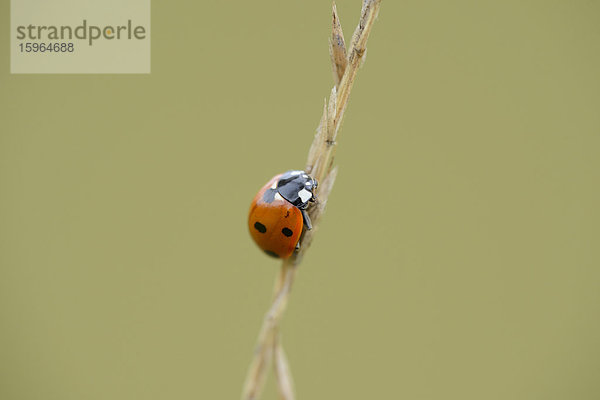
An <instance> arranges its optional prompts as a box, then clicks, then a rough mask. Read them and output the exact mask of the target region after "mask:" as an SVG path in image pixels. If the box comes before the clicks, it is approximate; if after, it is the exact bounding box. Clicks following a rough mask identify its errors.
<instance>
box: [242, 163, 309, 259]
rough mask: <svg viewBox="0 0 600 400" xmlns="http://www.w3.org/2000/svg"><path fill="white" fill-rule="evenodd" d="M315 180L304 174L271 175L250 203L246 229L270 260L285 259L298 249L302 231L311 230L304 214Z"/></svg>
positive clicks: (285, 173)
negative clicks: (304, 228)
mask: <svg viewBox="0 0 600 400" xmlns="http://www.w3.org/2000/svg"><path fill="white" fill-rule="evenodd" d="M316 187H317V181H316V180H315V179H313V178H312V177H310V176H309V175H308V174H307V173H306V172H304V171H287V172H284V173H283V174H279V175H276V176H274V177H273V178H272V179H271V180H270V181H269V182H267V184H266V185H265V186H263V187H262V189H260V190H259V191H258V193H257V194H256V196H255V197H254V200H252V204H251V205H250V212H249V215H248V229H249V230H250V235H251V236H252V239H254V241H255V242H256V244H257V245H258V247H260V248H261V249H262V250H263V251H264V252H265V253H267V254H268V255H270V256H272V257H278V258H288V257H289V256H291V255H292V253H293V252H294V250H296V249H298V248H299V240H300V235H301V234H302V228H303V227H304V226H306V229H312V225H311V223H310V218H309V217H308V214H307V213H306V208H307V207H308V205H309V203H311V202H314V201H315V199H316V197H315V194H314V190H315V188H316Z"/></svg>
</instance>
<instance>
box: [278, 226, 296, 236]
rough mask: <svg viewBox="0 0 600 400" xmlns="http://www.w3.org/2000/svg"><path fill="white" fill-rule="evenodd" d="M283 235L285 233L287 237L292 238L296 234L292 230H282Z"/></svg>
mask: <svg viewBox="0 0 600 400" xmlns="http://www.w3.org/2000/svg"><path fill="white" fill-rule="evenodd" d="M281 233H283V234H284V235H285V236H287V237H290V236H292V235H293V234H294V232H292V230H291V229H290V228H283V229H282V230H281Z"/></svg>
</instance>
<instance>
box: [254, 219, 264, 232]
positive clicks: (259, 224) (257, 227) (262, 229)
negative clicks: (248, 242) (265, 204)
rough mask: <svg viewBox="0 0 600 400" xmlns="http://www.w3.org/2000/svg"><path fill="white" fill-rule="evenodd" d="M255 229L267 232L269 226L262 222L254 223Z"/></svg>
mask: <svg viewBox="0 0 600 400" xmlns="http://www.w3.org/2000/svg"><path fill="white" fill-rule="evenodd" d="M254 229H256V230H257V231H259V232H260V233H265V232H266V231H267V227H266V226H264V225H263V224H261V223H260V222H255V223H254Z"/></svg>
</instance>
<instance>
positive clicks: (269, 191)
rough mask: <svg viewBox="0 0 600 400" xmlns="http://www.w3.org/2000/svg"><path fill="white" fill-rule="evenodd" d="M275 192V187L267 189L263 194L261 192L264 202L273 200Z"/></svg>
mask: <svg viewBox="0 0 600 400" xmlns="http://www.w3.org/2000/svg"><path fill="white" fill-rule="evenodd" d="M275 193H277V190H275V189H267V190H266V191H265V194H263V197H262V200H263V201H264V202H265V203H272V202H273V200H275Z"/></svg>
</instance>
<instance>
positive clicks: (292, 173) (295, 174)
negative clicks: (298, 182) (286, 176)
mask: <svg viewBox="0 0 600 400" xmlns="http://www.w3.org/2000/svg"><path fill="white" fill-rule="evenodd" d="M301 173H302V171H292V172H290V175H292V176H298V175H300V174H301Z"/></svg>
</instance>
